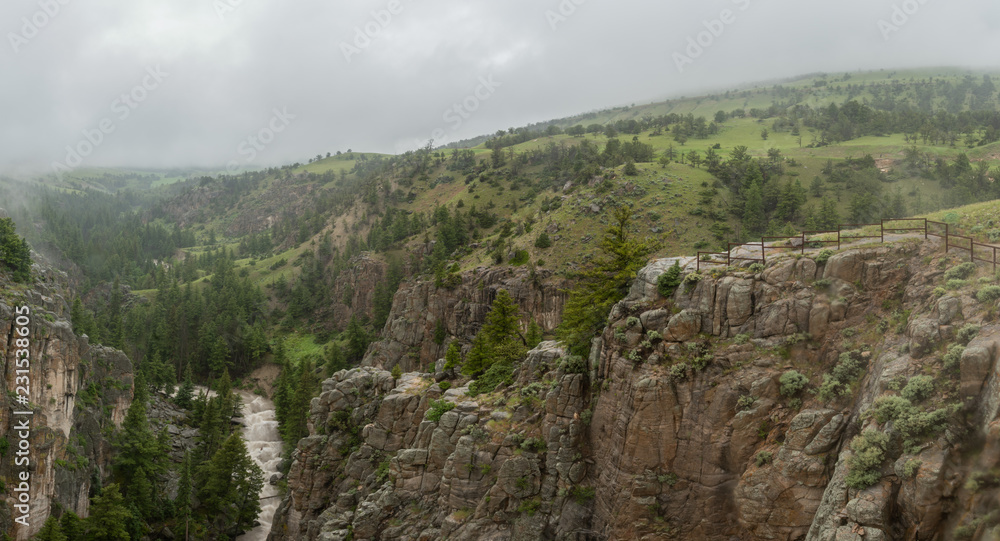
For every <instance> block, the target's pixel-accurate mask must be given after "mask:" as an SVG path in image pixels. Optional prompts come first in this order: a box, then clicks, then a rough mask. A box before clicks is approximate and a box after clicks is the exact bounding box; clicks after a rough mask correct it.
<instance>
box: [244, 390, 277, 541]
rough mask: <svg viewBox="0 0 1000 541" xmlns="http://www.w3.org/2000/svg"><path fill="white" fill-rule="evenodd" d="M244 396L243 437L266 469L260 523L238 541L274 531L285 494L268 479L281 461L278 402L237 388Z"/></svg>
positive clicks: (254, 540)
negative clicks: (276, 403)
mask: <svg viewBox="0 0 1000 541" xmlns="http://www.w3.org/2000/svg"><path fill="white" fill-rule="evenodd" d="M237 393H238V394H239V395H240V397H241V398H242V399H243V439H244V440H245V441H246V444H247V450H248V451H249V452H250V456H251V457H252V458H253V459H254V462H256V463H257V465H258V466H260V469H262V470H264V487H263V488H261V490H260V516H258V517H257V520H258V522H260V526H257V527H255V528H254V529H252V530H250V531H249V532H247V533H245V534H243V535H241V536H239V537H237V538H236V539H237V541H264V540H265V539H267V534H268V533H270V531H271V521H272V520H273V519H274V512H275V510H277V509H278V504H279V503H280V500H281V497H280V493H279V490H278V487H277V485H272V484H270V483H269V482H268V481H269V480H270V479H271V476H272V475H274V474H275V473H278V466H279V465H280V464H281V435H280V434H279V433H278V421H276V420H275V418H274V403H273V402H271V401H270V400H268V399H266V398H264V397H262V396H257V395H254V394H251V393H247V392H244V391H237Z"/></svg>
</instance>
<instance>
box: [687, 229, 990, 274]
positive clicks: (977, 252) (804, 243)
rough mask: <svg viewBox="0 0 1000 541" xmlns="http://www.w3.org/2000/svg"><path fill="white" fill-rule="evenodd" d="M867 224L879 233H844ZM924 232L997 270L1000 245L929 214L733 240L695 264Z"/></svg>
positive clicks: (760, 259) (727, 263)
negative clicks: (956, 231) (834, 237)
mask: <svg viewBox="0 0 1000 541" xmlns="http://www.w3.org/2000/svg"><path fill="white" fill-rule="evenodd" d="M900 222H906V223H908V224H915V225H913V227H898V226H899V225H901V224H900ZM866 227H870V228H875V227H877V228H878V232H879V234H878V235H874V234H872V235H864V234H847V235H845V234H844V232H845V231H849V232H855V231H856V232H859V233H864V232H865V231H864V229H863V228H866ZM920 232H923V234H924V239H929V238H930V237H938V238H942V239H944V251H945V253H948V251H950V250H952V249H956V250H961V251H963V252H968V253H969V260H970V261H972V262H977V261H978V262H981V263H991V264H992V265H993V272H996V270H997V259H998V256H997V250H1000V246H994V245H992V244H984V243H981V242H976V240H975V239H974V238H972V237H970V236H965V235H956V234H954V233H952V232H951V226H950V225H949V224H946V223H944V222H935V221H932V220H928V219H926V218H892V219H887V220H882V221H881V222H880V223H877V224H841V225H840V226H839V227H837V229H831V230H828V231H803V232H802V233H799V234H798V235H797V236H793V237H761V240H760V241H757V242H730V243H729V244H728V248H727V250H726V251H725V252H698V256H697V257H696V258H695V259H696V264H695V267H696V268H697V269H698V270H699V271H701V267H702V264H704V265H706V266H707V265H725V266H727V267H728V266H730V265H732V264H733V262H734V261H753V262H756V263H763V264H766V263H767V252H768V250H788V249H791V250H796V249H798V250H799V251H800V253H801V254H805V253H806V250H807V249H818V248H822V247H824V246H826V245H833V244H836V245H837V249H838V250H839V249H840V247H841V246H842V244H843V243H844V242H850V241H854V240H861V239H879V242H885V235H886V233H890V234H891V233H920ZM816 235H837V240H823V239H818V238H812V237H813V236H816ZM782 240H785V241H788V244H787V245H784V246H782V245H775V242H779V241H782ZM768 241H771V242H772V244H771V245H768V244H767V243H768ZM796 241H798V242H796ZM954 241H957V242H954ZM733 248H736V249H737V250H739V249H740V248H746V249H749V252H744V253H740V252H737V254H738V255H733ZM758 249H759V250H760V257H743V255H752V254H754V253H755V252H756V251H757V250H758ZM717 256H718V258H717ZM722 256H725V262H723V261H722Z"/></svg>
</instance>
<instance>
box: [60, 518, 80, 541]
mask: <svg viewBox="0 0 1000 541" xmlns="http://www.w3.org/2000/svg"><path fill="white" fill-rule="evenodd" d="M59 529H60V530H61V531H62V533H63V535H65V536H66V541H83V534H84V531H83V530H84V523H83V520H81V519H80V517H78V516H77V514H76V513H74V512H72V511H65V512H63V515H62V517H59Z"/></svg>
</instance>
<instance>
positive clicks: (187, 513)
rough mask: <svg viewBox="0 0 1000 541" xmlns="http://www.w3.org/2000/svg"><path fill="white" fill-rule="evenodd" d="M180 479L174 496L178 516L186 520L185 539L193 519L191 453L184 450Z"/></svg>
mask: <svg viewBox="0 0 1000 541" xmlns="http://www.w3.org/2000/svg"><path fill="white" fill-rule="evenodd" d="M180 470H181V471H180V479H179V480H178V481H177V497H176V498H174V509H176V510H177V517H178V518H180V519H181V520H183V521H184V539H187V538H188V530H189V522H190V520H191V455H190V454H189V453H187V452H186V451H185V452H184V460H183V461H182V462H181V466H180Z"/></svg>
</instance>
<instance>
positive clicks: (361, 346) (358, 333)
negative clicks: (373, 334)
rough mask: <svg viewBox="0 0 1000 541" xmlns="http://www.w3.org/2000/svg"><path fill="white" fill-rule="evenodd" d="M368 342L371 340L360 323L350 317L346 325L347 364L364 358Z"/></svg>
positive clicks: (354, 317)
mask: <svg viewBox="0 0 1000 541" xmlns="http://www.w3.org/2000/svg"><path fill="white" fill-rule="evenodd" d="M370 342H371V339H370V338H369V337H368V333H366V332H365V329H364V327H362V326H361V322H360V321H358V318H357V317H356V316H353V315H352V316H351V320H350V321H349V322H348V323H347V361H348V362H349V363H357V362H360V361H361V359H362V357H364V356H365V351H367V350H368V344H369V343H370Z"/></svg>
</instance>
